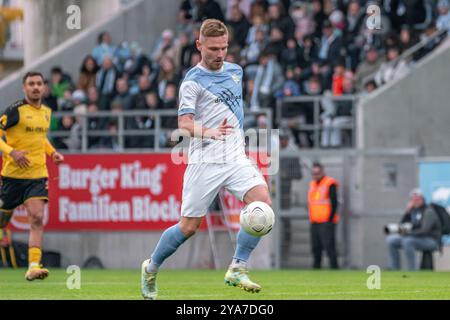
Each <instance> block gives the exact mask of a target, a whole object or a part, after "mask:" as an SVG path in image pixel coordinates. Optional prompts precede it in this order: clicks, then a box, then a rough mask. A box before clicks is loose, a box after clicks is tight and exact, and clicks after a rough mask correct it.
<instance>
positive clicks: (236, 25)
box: [227, 5, 250, 48]
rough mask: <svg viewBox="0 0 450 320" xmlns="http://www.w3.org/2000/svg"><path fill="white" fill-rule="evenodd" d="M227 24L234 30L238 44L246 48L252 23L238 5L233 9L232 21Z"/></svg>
mask: <svg viewBox="0 0 450 320" xmlns="http://www.w3.org/2000/svg"><path fill="white" fill-rule="evenodd" d="M227 24H228V26H230V27H231V29H232V30H233V34H234V39H235V41H236V43H237V44H238V45H239V46H240V47H241V48H244V47H245V41H246V39H247V34H248V31H249V29H250V23H249V22H248V20H247V17H246V16H245V15H244V13H243V12H242V11H241V9H240V8H239V6H238V5H235V6H233V7H232V8H231V13H230V19H229V20H228V21H227Z"/></svg>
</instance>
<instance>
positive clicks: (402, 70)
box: [375, 47, 409, 85]
mask: <svg viewBox="0 0 450 320" xmlns="http://www.w3.org/2000/svg"><path fill="white" fill-rule="evenodd" d="M399 51H400V50H399V48H398V47H391V48H389V49H388V50H387V53H386V61H385V62H383V63H382V64H381V66H380V69H379V70H378V72H377V73H376V75H375V81H376V82H377V85H382V84H385V83H388V82H389V81H391V80H395V79H397V78H399V77H401V76H402V75H404V74H406V73H407V72H408V70H409V67H408V64H407V63H406V61H405V60H403V59H398V58H399Z"/></svg>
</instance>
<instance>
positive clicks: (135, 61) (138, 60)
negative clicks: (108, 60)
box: [123, 42, 152, 78]
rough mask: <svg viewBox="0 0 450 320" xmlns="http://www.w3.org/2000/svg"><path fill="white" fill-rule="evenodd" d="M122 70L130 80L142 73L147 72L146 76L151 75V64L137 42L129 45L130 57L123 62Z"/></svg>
mask: <svg viewBox="0 0 450 320" xmlns="http://www.w3.org/2000/svg"><path fill="white" fill-rule="evenodd" d="M123 69H124V72H125V73H127V74H128V75H129V76H130V78H136V77H137V76H138V75H140V74H142V73H144V72H148V76H150V75H151V73H152V62H151V61H150V59H149V58H148V57H147V56H146V55H145V54H144V50H143V49H142V48H141V46H140V45H139V44H138V43H137V42H132V43H131V45H130V56H129V57H128V59H127V60H126V61H125V63H124V67H123ZM144 69H145V70H144Z"/></svg>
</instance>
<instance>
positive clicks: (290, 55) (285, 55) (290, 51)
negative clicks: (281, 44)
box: [280, 38, 302, 70]
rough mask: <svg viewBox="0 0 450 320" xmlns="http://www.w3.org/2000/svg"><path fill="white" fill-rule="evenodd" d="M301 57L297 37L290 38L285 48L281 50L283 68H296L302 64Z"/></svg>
mask: <svg viewBox="0 0 450 320" xmlns="http://www.w3.org/2000/svg"><path fill="white" fill-rule="evenodd" d="M301 59H302V57H301V51H300V47H299V46H298V44H297V41H296V40H295V38H290V39H288V41H287V43H286V48H284V49H283V51H282V52H281V60H280V62H281V65H282V66H283V69H284V70H286V69H287V68H295V67H296V66H298V65H300V61H301Z"/></svg>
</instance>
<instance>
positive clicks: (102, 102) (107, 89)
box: [96, 56, 117, 110]
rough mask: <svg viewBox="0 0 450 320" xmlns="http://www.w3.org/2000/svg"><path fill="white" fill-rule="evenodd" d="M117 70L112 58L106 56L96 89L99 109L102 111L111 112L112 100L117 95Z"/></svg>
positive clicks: (97, 79)
mask: <svg viewBox="0 0 450 320" xmlns="http://www.w3.org/2000/svg"><path fill="white" fill-rule="evenodd" d="M116 79H117V70H116V67H115V66H114V64H113V60H112V57H110V56H104V57H103V64H102V67H101V69H100V70H99V71H98V72H97V77H96V87H97V90H98V93H99V103H98V107H99V109H100V110H110V109H111V108H110V103H111V99H112V98H113V96H114V94H115V85H116Z"/></svg>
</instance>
